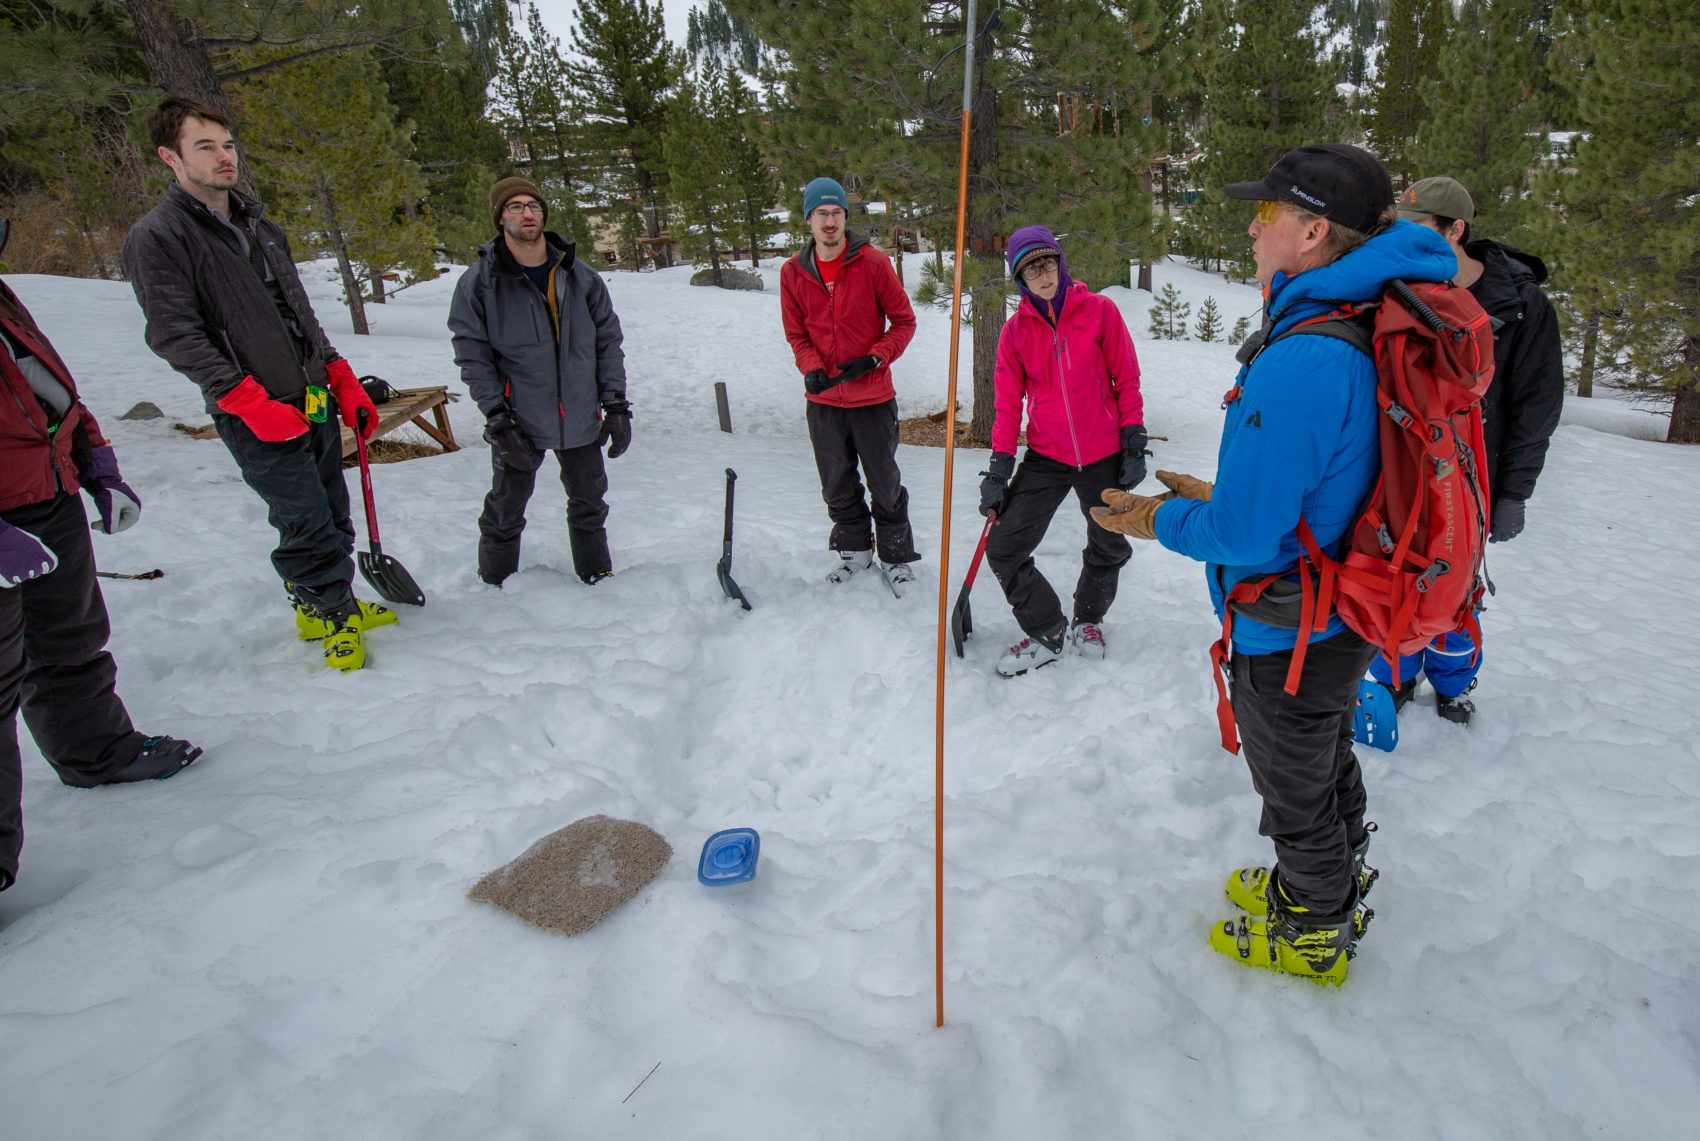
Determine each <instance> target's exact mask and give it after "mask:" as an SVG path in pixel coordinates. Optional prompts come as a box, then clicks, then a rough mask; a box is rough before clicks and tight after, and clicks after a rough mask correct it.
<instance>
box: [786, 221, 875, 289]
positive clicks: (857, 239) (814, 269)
mask: <svg viewBox="0 0 1700 1141" xmlns="http://www.w3.org/2000/svg"><path fill="white" fill-rule="evenodd" d="M867 244H868V239H867V238H865V237H863V236H862V235H861V234H858V233H857V232H856V231H855V230H845V231H844V252H843V253H841V254H839V255H838V260H839V262H840V263H842V262H843V261H844V260H845V259H846V258H848V257H850V256H852V255H853V254H857V253H860V252H861V249H862V247H863V246H865V245H867ZM797 261H798V262H799V263H800V264H801V265H802V267H803V268H804V269H805V270H807V271H808V273H809V276H810V277H813V278H816V279H817V280H818V279H819V278H820V268H819V267H818V266H816V264H815V240H814V239H813V238H810V239H809V241H808V244H807V245H805V246H804V247H803V248H802V249H800V250H798V251H797Z"/></svg>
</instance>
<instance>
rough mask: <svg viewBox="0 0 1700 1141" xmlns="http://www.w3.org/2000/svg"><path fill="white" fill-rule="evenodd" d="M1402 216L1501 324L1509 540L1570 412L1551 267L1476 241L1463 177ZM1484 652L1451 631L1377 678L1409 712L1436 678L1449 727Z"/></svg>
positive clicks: (1504, 516)
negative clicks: (1424, 679) (1447, 255)
mask: <svg viewBox="0 0 1700 1141" xmlns="http://www.w3.org/2000/svg"><path fill="white" fill-rule="evenodd" d="M1399 216H1400V217H1401V218H1405V219H1408V220H1409V221H1412V222H1415V223H1417V224H1418V225H1420V226H1426V227H1428V228H1429V229H1431V230H1433V231H1435V232H1436V233H1438V234H1439V235H1440V236H1441V237H1443V238H1445V239H1446V244H1447V245H1448V246H1450V247H1452V253H1453V255H1454V256H1456V257H1457V259H1458V273H1457V275H1456V276H1455V277H1454V278H1453V279H1452V283H1453V284H1454V285H1458V286H1462V287H1464V288H1465V289H1468V290H1469V291H1470V293H1471V295H1472V296H1474V297H1475V299H1476V300H1477V301H1478V302H1479V303H1480V304H1481V307H1482V308H1483V309H1484V310H1486V311H1487V315H1488V319H1489V320H1490V321H1491V322H1492V323H1493V382H1492V383H1491V384H1490V385H1489V386H1488V390H1487V394H1486V395H1485V396H1483V397H1482V429H1483V432H1484V435H1485V437H1486V442H1487V487H1488V494H1489V495H1491V496H1492V497H1493V504H1492V511H1491V516H1490V518H1491V520H1492V522H1491V526H1490V530H1489V533H1488V541H1489V542H1492V543H1503V542H1507V541H1509V540H1511V539H1515V538H1516V537H1517V536H1518V535H1520V534H1522V531H1523V518H1524V511H1525V507H1524V505H1525V503H1527V501H1528V499H1529V497H1530V496H1531V495H1533V494H1534V492H1535V481H1536V480H1537V479H1539V478H1540V475H1541V468H1542V467H1543V466H1544V465H1545V463H1546V455H1547V442H1548V441H1549V440H1551V439H1552V434H1553V432H1554V431H1556V430H1557V428H1558V417H1559V413H1560V412H1561V411H1562V410H1563V408H1564V354H1563V348H1562V346H1561V345H1560V343H1559V336H1558V314H1557V313H1556V312H1554V310H1553V307H1552V302H1550V301H1548V300H1547V297H1546V294H1545V293H1543V292H1541V283H1542V282H1543V281H1545V280H1546V278H1547V267H1546V263H1545V262H1543V261H1541V259H1540V258H1538V257H1535V256H1534V255H1533V254H1526V253H1524V252H1523V251H1522V250H1519V249H1514V248H1512V247H1511V246H1507V245H1502V244H1500V243H1498V242H1490V241H1485V240H1481V239H1477V238H1475V237H1474V236H1473V235H1472V233H1471V229H1470V228H1471V226H1472V224H1473V223H1474V222H1475V218H1476V203H1475V201H1474V199H1472V198H1471V197H1470V192H1469V191H1468V190H1466V189H1465V188H1464V185H1463V183H1461V182H1459V181H1458V180H1457V179H1453V178H1447V177H1446V176H1445V175H1436V176H1435V177H1433V178H1425V179H1422V180H1421V181H1420V182H1416V183H1414V184H1412V185H1411V186H1410V187H1409V188H1407V189H1406V190H1405V191H1404V192H1403V193H1401V194H1400V195H1399ZM1481 665H1482V659H1481V655H1479V654H1478V653H1477V652H1476V647H1475V645H1474V643H1473V642H1472V641H1471V639H1470V637H1469V636H1468V635H1467V634H1457V633H1453V634H1443V635H1441V636H1440V637H1439V638H1436V639H1435V640H1434V642H1433V643H1431V644H1430V645H1428V646H1427V647H1425V648H1424V649H1423V650H1421V651H1419V652H1418V653H1415V654H1411V655H1409V656H1407V657H1405V658H1402V659H1400V663H1399V676H1400V678H1402V679H1403V680H1402V681H1401V682H1400V684H1399V686H1398V688H1397V689H1395V688H1394V686H1393V671H1392V668H1391V667H1390V666H1389V665H1388V663H1387V661H1386V659H1384V658H1380V657H1378V658H1376V659H1375V661H1374V662H1373V663H1372V664H1371V666H1370V676H1371V677H1373V678H1375V680H1376V681H1378V682H1380V683H1381V684H1382V685H1385V686H1387V688H1388V689H1389V690H1390V691H1391V692H1392V693H1393V703H1394V706H1395V708H1401V709H1402V708H1404V706H1405V704H1406V703H1407V702H1408V701H1410V700H1411V695H1412V693H1413V692H1414V691H1415V689H1416V685H1417V679H1418V678H1419V677H1421V676H1422V675H1424V674H1427V675H1428V680H1429V684H1430V685H1432V686H1433V687H1434V696H1435V711H1436V712H1437V713H1439V714H1440V716H1442V717H1444V718H1446V719H1447V720H1448V721H1456V722H1458V723H1460V724H1465V725H1467V724H1469V722H1470V718H1471V716H1472V715H1473V714H1474V713H1475V711H1476V706H1475V703H1474V702H1473V701H1471V700H1470V699H1469V698H1468V697H1466V696H1465V695H1466V694H1468V693H1469V692H1470V691H1471V690H1473V689H1475V687H1476V674H1477V672H1478V671H1480V669H1481Z"/></svg>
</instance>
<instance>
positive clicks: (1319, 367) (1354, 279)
mask: <svg viewBox="0 0 1700 1141" xmlns="http://www.w3.org/2000/svg"><path fill="white" fill-rule="evenodd" d="M1225 193H1226V194H1227V196H1228V197H1230V198H1237V199H1241V200H1244V201H1247V202H1255V203H1256V204H1257V206H1256V216H1255V218H1254V219H1253V221H1252V223H1251V225H1250V227H1249V228H1248V232H1249V233H1250V235H1251V239H1252V246H1251V253H1252V260H1253V261H1254V262H1255V263H1256V265H1257V278H1258V281H1260V282H1261V283H1262V284H1263V288H1264V292H1265V298H1266V301H1265V313H1264V321H1263V328H1262V331H1261V333H1260V334H1259V336H1258V337H1257V338H1254V339H1253V341H1250V342H1248V343H1247V346H1246V348H1245V349H1242V350H1241V359H1242V361H1244V362H1245V363H1244V364H1242V366H1241V368H1240V372H1239V376H1238V383H1237V385H1236V388H1235V390H1234V391H1235V393H1236V397H1235V398H1233V399H1231V400H1230V401H1229V402H1227V403H1226V404H1225V405H1224V407H1225V408H1226V410H1227V411H1226V420H1225V423H1224V424H1223V428H1222V442H1221V445H1220V447H1219V449H1218V451H1217V458H1216V480H1215V483H1214V484H1212V483H1210V482H1208V481H1206V480H1203V479H1198V478H1196V477H1194V476H1190V475H1182V474H1179V473H1176V472H1168V471H1158V472H1157V473H1156V475H1157V479H1158V481H1159V482H1161V483H1162V484H1163V485H1164V486H1165V487H1167V488H1168V489H1169V491H1168V493H1167V494H1165V495H1161V496H1156V497H1153V496H1145V495H1137V494H1133V493H1130V492H1125V491H1114V490H1111V491H1106V492H1104V494H1103V499H1104V502H1105V503H1106V504H1107V506H1106V507H1100V508H1095V509H1094V510H1093V517H1094V518H1095V519H1096V520H1097V521H1098V522H1099V523H1100V524H1102V525H1103V526H1106V527H1109V528H1110V529H1111V530H1115V531H1120V532H1122V533H1123V534H1125V535H1129V536H1132V537H1134V538H1139V539H1154V540H1156V541H1157V542H1158V543H1160V544H1162V545H1163V546H1165V547H1167V548H1169V549H1170V550H1173V551H1178V552H1180V553H1181V554H1183V555H1187V556H1189V557H1191V558H1195V559H1199V560H1201V561H1203V562H1204V563H1205V564H1206V578H1207V581H1208V583H1209V587H1210V597H1211V600H1212V602H1213V603H1214V604H1215V608H1216V615H1217V618H1218V620H1220V618H1221V617H1222V610H1223V606H1224V604H1225V598H1226V595H1227V593H1228V591H1230V590H1231V589H1232V588H1233V587H1234V586H1235V585H1236V584H1238V583H1239V582H1240V581H1241V580H1243V579H1250V578H1259V577H1262V576H1264V575H1268V574H1279V573H1283V572H1285V571H1288V570H1292V569H1295V568H1296V567H1297V564H1298V561H1299V558H1300V547H1299V541H1298V539H1297V537H1296V536H1295V534H1294V530H1295V528H1296V527H1297V526H1298V523H1299V520H1300V518H1301V517H1302V518H1303V519H1304V520H1305V521H1306V522H1308V523H1309V524H1310V529H1311V531H1312V532H1313V533H1314V534H1315V537H1316V540H1317V542H1318V543H1319V544H1320V545H1321V546H1322V548H1323V549H1324V550H1326V551H1336V550H1337V549H1338V546H1339V544H1340V542H1341V541H1342V539H1343V537H1344V536H1345V534H1346V531H1347V528H1348V527H1349V526H1350V525H1351V522H1352V520H1353V519H1355V518H1356V516H1357V514H1358V510H1359V505H1360V504H1362V503H1363V501H1364V499H1365V497H1366V496H1367V495H1368V494H1369V491H1370V488H1371V486H1372V485H1373V484H1374V482H1375V479H1376V477H1377V475H1378V474H1379V473H1380V469H1381V450H1380V445H1379V443H1378V436H1377V433H1378V430H1379V428H1378V425H1379V420H1380V415H1381V413H1380V409H1379V407H1378V406H1377V403H1376V371H1375V362H1374V361H1372V360H1371V359H1370V357H1369V355H1368V354H1367V353H1365V352H1363V351H1362V350H1361V349H1359V348H1358V347H1356V346H1355V345H1352V344H1350V343H1348V342H1347V341H1344V340H1341V339H1339V338H1336V337H1328V336H1285V335H1284V334H1286V333H1287V332H1289V331H1290V330H1292V329H1293V328H1294V327H1295V326H1296V325H1298V324H1299V323H1300V322H1302V321H1304V320H1306V319H1307V318H1310V317H1316V316H1319V315H1321V314H1326V313H1328V312H1330V311H1332V310H1333V309H1335V308H1336V307H1337V306H1338V305H1340V304H1341V303H1342V302H1367V301H1373V300H1375V299H1377V298H1379V297H1380V296H1381V293H1382V290H1383V289H1384V288H1385V287H1386V285H1387V283H1388V282H1389V281H1390V280H1392V279H1394V278H1402V279H1405V280H1408V281H1445V280H1447V279H1448V278H1450V277H1452V275H1453V274H1455V273H1456V272H1457V270H1458V263H1457V260H1456V259H1455V258H1454V257H1453V255H1452V251H1451V250H1450V249H1448V248H1447V245H1446V243H1445V242H1444V241H1443V240H1442V239H1441V238H1440V235H1438V234H1436V233H1435V232H1433V231H1432V230H1428V229H1425V228H1423V227H1421V226H1415V225H1412V224H1410V223H1409V222H1400V221H1399V220H1398V215H1397V213H1396V212H1395V210H1394V207H1393V183H1392V180H1391V179H1390V178H1389V177H1388V175H1387V171H1386V170H1385V169H1384V168H1383V167H1382V165H1381V164H1380V163H1379V162H1377V161H1376V159H1375V158H1374V156H1372V155H1370V154H1369V153H1367V152H1365V151H1362V150H1359V149H1358V148H1357V147H1351V146H1343V145H1336V144H1329V145H1324V146H1307V147H1299V148H1298V149H1296V150H1292V151H1289V152H1287V153H1286V154H1285V155H1283V156H1281V158H1280V159H1279V160H1278V161H1277V162H1276V163H1275V165H1274V167H1272V168H1271V169H1270V171H1269V173H1268V174H1267V175H1266V176H1265V177H1264V178H1262V179H1259V180H1257V181H1254V182H1239V183H1234V184H1232V185H1230V186H1228V187H1227V188H1226V190H1225ZM1297 626H1298V623H1297V622H1293V623H1292V624H1291V626H1286V625H1279V624H1271V623H1269V622H1263V621H1258V620H1257V619H1256V618H1254V617H1251V616H1249V615H1246V614H1244V613H1239V614H1237V615H1236V617H1235V619H1234V623H1233V641H1232V646H1231V650H1230V655H1231V656H1230V660H1229V663H1228V665H1229V672H1230V676H1231V680H1232V704H1233V711H1234V716H1235V718H1236V720H1237V721H1238V725H1239V734H1240V740H1241V744H1242V750H1243V753H1244V755H1245V760H1246V765H1247V767H1248V768H1250V770H1251V779H1252V785H1253V787H1254V788H1256V789H1257V791H1258V793H1259V795H1260V796H1262V798H1263V816H1262V821H1261V824H1260V827H1259V830H1260V831H1261V832H1262V833H1263V834H1264V835H1265V836H1268V837H1270V838H1271V839H1272V840H1273V841H1274V842H1275V854H1276V857H1277V863H1276V864H1275V866H1274V867H1273V868H1267V867H1248V868H1241V869H1238V870H1236V871H1234V872H1233V873H1231V874H1230V875H1229V876H1228V880H1227V884H1226V890H1227V894H1228V898H1229V900H1230V901H1231V902H1233V903H1234V904H1235V905H1236V906H1237V907H1239V908H1240V909H1241V914H1239V915H1237V916H1235V917H1233V918H1230V919H1228V920H1226V921H1223V922H1219V923H1217V924H1216V925H1215V926H1214V927H1212V929H1211V932H1210V945H1211V946H1212V947H1213V948H1215V949H1216V950H1217V951H1220V952H1221V953H1223V954H1225V955H1227V956H1228V957H1229V958H1230V959H1232V960H1233V961H1234V962H1237V963H1241V964H1244V965H1246V966H1251V967H1261V968H1265V969H1269V970H1274V971H1281V972H1287V973H1291V974H1296V975H1300V976H1303V977H1306V978H1311V979H1316V980H1320V981H1324V982H1331V983H1339V982H1342V981H1343V980H1344V979H1345V977H1346V961H1347V954H1346V952H1347V950H1348V948H1349V947H1351V946H1353V945H1354V944H1355V943H1356V940H1357V937H1358V935H1359V934H1360V933H1361V922H1362V921H1361V920H1360V918H1359V912H1358V904H1359V900H1360V898H1361V896H1362V893H1363V891H1364V889H1365V887H1366V885H1367V883H1368V882H1369V881H1370V880H1371V879H1372V878H1373V876H1372V874H1371V873H1370V872H1368V871H1367V870H1366V869H1365V867H1364V863H1363V861H1364V855H1365V853H1366V851H1367V849H1368V847H1369V833H1370V826H1369V825H1368V824H1367V823H1366V822H1365V820H1364V813H1365V807H1366V804H1367V800H1366V797H1365V793H1364V782H1363V775H1362V773H1361V771H1360V769H1359V767H1358V760H1357V756H1356V755H1355V754H1354V752H1353V750H1352V705H1353V701H1354V698H1355V697H1356V695H1357V689H1358V682H1359V680H1360V679H1362V677H1363V676H1364V670H1365V669H1366V668H1367V667H1368V666H1369V663H1370V659H1371V658H1372V657H1374V656H1375V648H1374V647H1373V646H1371V645H1370V644H1369V643H1368V642H1366V641H1365V640H1364V639H1362V638H1360V637H1359V636H1358V635H1357V634H1355V633H1353V632H1352V631H1351V630H1349V629H1347V628H1346V626H1345V623H1343V622H1342V621H1341V620H1340V617H1339V615H1337V614H1335V615H1332V616H1330V617H1329V619H1328V623H1327V626H1326V627H1325V628H1324V629H1323V630H1322V631H1321V632H1320V633H1313V634H1311V636H1310V638H1309V645H1308V647H1307V652H1306V656H1305V661H1304V670H1303V673H1302V674H1301V677H1300V681H1299V685H1298V692H1297V693H1295V694H1289V693H1287V692H1286V691H1285V688H1284V687H1285V684H1286V677H1287V672H1288V667H1289V666H1290V665H1291V663H1292V659H1293V653H1294V647H1295V646H1296V644H1297V635H1298V630H1297V629H1296V627H1297Z"/></svg>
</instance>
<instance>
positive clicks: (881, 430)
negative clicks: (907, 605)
mask: <svg viewBox="0 0 1700 1141" xmlns="http://www.w3.org/2000/svg"><path fill="white" fill-rule="evenodd" d="M809 442H810V443H812V444H813V445H814V448H815V468H816V469H817V470H818V471H819V472H820V497H821V498H822V499H823V500H825V501H826V513H827V515H828V517H829V518H831V519H832V534H831V536H830V537H828V539H827V546H828V547H830V548H832V549H833V550H835V551H867V550H877V551H878V552H879V557H880V560H881V561H882V562H887V563H912V562H914V561H915V560H916V559H918V558H920V557H921V556H920V555H918V554H916V553H915V534H914V532H913V531H912V530H911V529H910V527H909V491H908V489H906V488H905V487H904V486H903V473H902V472H900V471H898V470H897V401H896V400H887V401H886V402H885V403H884V404H866V405H863V406H862V407H860V408H837V407H834V406H833V405H830V404H818V403H816V402H815V401H813V400H811V401H809ZM858 464H860V465H861V473H860V475H858V474H857V470H856V469H857V465H858ZM864 478H865V479H866V480H867V481H868V483H867V488H866V489H865V493H864V488H863V486H862V480H863V479H864ZM870 497H871V498H872V500H873V509H872V510H871V511H870V510H869V507H868V500H869V498H870ZM870 532H872V534H870ZM876 536H877V544H876V540H875V537H876Z"/></svg>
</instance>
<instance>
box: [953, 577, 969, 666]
mask: <svg viewBox="0 0 1700 1141" xmlns="http://www.w3.org/2000/svg"><path fill="white" fill-rule="evenodd" d="M969 585H970V584H968V583H963V584H962V589H961V590H960V591H958V592H957V594H956V605H955V606H954V607H952V608H951V611H950V640H951V643H952V644H953V645H954V646H955V647H956V656H957V657H959V658H960V657H961V656H962V643H964V642H966V641H967V640H968V639H969V638H970V637H972V636H973V633H974V614H973V611H971V610H970V609H969V607H968V588H969Z"/></svg>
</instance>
